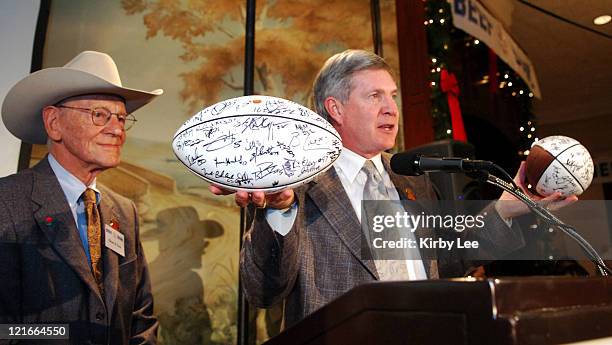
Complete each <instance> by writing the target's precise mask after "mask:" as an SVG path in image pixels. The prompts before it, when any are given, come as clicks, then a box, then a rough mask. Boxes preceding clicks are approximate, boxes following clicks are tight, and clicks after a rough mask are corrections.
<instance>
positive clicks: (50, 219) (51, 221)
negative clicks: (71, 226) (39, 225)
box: [45, 216, 53, 226]
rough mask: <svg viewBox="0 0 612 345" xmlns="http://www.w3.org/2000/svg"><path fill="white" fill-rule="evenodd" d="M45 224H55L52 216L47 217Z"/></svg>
mask: <svg viewBox="0 0 612 345" xmlns="http://www.w3.org/2000/svg"><path fill="white" fill-rule="evenodd" d="M45 224H47V226H49V225H51V224H53V218H52V217H49V216H47V217H46V218H45Z"/></svg>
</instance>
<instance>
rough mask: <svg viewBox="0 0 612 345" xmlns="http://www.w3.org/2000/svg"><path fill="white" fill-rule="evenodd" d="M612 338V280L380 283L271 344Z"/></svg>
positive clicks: (353, 292) (334, 303) (344, 298)
mask: <svg viewBox="0 0 612 345" xmlns="http://www.w3.org/2000/svg"><path fill="white" fill-rule="evenodd" d="M605 337H611V338H609V339H607V340H609V341H610V342H609V343H612V278H604V277H580V278H576V277H528V278H504V279H487V280H484V279H482V280H476V279H470V278H462V279H449V280H426V281H415V282H374V283H368V284H364V285H361V286H358V287H355V288H354V289H352V290H350V291H348V292H347V293H345V294H344V295H342V296H340V297H338V298H337V299H336V300H334V301H332V302H331V303H329V304H327V305H326V306H324V307H323V308H321V309H319V310H317V311H316V312H314V313H313V314H311V315H309V316H308V317H306V318H305V319H304V320H302V321H300V322H299V323H297V324H296V325H294V326H293V327H290V328H288V329H286V330H285V331H284V332H282V333H281V334H279V335H278V336H276V337H274V338H272V339H270V340H269V341H268V342H266V343H265V344H267V345H280V344H292V345H298V344H308V345H315V344H316V345H322V344H328V345H331V344H334V345H338V344H389V345H392V344H559V343H571V342H578V341H583V340H588V339H599V338H605Z"/></svg>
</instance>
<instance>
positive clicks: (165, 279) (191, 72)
mask: <svg viewBox="0 0 612 345" xmlns="http://www.w3.org/2000/svg"><path fill="white" fill-rule="evenodd" d="M381 12H382V18H383V23H382V24H383V27H382V29H383V42H384V51H385V57H386V58H387V60H388V61H389V62H390V64H391V65H392V66H393V67H394V68H395V69H396V70H397V49H396V42H397V38H396V36H397V34H396V30H395V2H394V1H391V0H383V1H381ZM244 26H245V1H243V0H226V1H218V0H201V1H186V0H185V1H180V0H158V1H155V0H122V1H120V0H113V1H69V0H53V1H52V2H51V12H50V17H49V24H48V28H47V37H46V40H45V48H44V56H43V67H45V68H46V67H54V66H62V65H64V64H65V63H66V62H68V61H69V60H70V59H71V58H72V57H74V56H75V55H76V54H78V53H79V52H81V51H83V50H98V51H102V52H106V53H108V54H110V55H111V56H112V57H113V58H114V59H115V62H116V63H117V65H118V68H119V72H120V74H121V78H122V82H123V84H124V85H126V86H128V87H133V88H140V89H145V90H148V89H156V88H163V89H164V90H165V93H164V95H163V96H161V97H159V98H158V99H156V100H155V101H154V102H153V103H151V104H150V105H148V106H146V107H144V108H142V109H141V110H139V111H137V112H136V113H135V116H136V117H137V119H138V123H137V125H136V126H135V127H134V128H133V129H131V130H130V131H129V132H128V139H127V142H126V145H125V146H124V148H123V152H122V157H123V160H122V163H121V164H120V166H119V167H117V168H115V169H112V170H109V171H106V172H104V173H103V174H102V175H100V177H99V180H98V181H99V183H101V184H104V185H106V186H108V187H109V188H111V189H113V190H115V191H116V192H118V193H120V194H122V195H124V196H126V197H129V198H131V199H132V200H134V202H135V203H136V205H137V207H138V212H139V216H140V222H141V223H140V225H141V233H142V241H143V246H144V250H145V254H146V256H147V260H148V262H149V267H150V271H151V276H152V284H153V293H154V296H155V311H156V313H157V315H158V316H159V319H160V322H161V329H160V344H163V345H173V344H234V343H235V342H236V332H237V330H236V318H237V289H238V250H239V248H238V247H239V214H240V212H239V211H240V210H239V209H238V208H237V207H236V206H235V205H234V202H233V198H232V197H224V198H218V197H213V196H212V195H210V194H209V193H208V190H207V188H208V186H207V184H206V183H205V182H204V181H203V180H201V179H200V178H198V177H197V176H195V175H194V174H192V173H191V172H189V171H188V169H187V168H185V167H184V166H183V165H182V164H181V163H180V162H179V161H178V160H177V159H176V157H175V156H174V154H173V152H172V148H171V145H170V143H171V141H172V136H173V135H174V132H175V131H176V129H177V128H178V127H179V126H180V125H181V124H182V123H183V122H185V121H186V120H187V119H188V118H190V117H191V116H192V115H193V114H194V113H195V112H197V111H198V110H200V109H202V108H204V107H205V106H207V105H210V104H212V103H216V102H218V101H220V100H223V99H227V98H232V97H237V96H241V95H242V94H243V88H242V84H243V68H244V67H243V59H244V37H245V34H244ZM347 48H363V49H370V50H371V49H372V34H371V23H370V2H369V1H368V0H359V1H354V0H338V1H323V0H307V1H306V0H304V1H286V0H276V1H274V0H267V1H264V0H260V1H257V21H256V51H255V59H256V60H255V90H256V93H258V94H264V95H271V96H277V97H283V98H287V99H292V100H294V101H296V102H298V103H301V104H304V105H308V104H309V98H310V96H311V94H310V88H311V84H312V81H313V79H314V77H315V74H316V72H317V71H318V69H319V68H320V66H321V65H322V63H323V62H324V61H325V59H326V58H327V57H329V56H330V55H332V54H334V53H336V52H339V51H342V50H344V49H347ZM400 140H401V139H400ZM400 142H401V141H400ZM45 153H46V148H45V147H44V146H36V147H34V149H33V153H32V162H35V161H37V160H39V159H41V158H42V157H44V155H45ZM278 320H280V314H279V310H278V309H276V310H271V311H270V312H268V313H263V312H259V313H258V314H257V320H256V321H254V322H256V324H257V329H258V331H257V339H256V340H257V342H261V341H263V340H265V339H267V338H268V337H269V336H271V335H273V334H275V333H276V332H278V328H279V322H278Z"/></svg>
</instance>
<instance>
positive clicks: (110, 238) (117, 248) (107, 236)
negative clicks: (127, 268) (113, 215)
mask: <svg viewBox="0 0 612 345" xmlns="http://www.w3.org/2000/svg"><path fill="white" fill-rule="evenodd" d="M104 245H105V246H106V248H109V249H110V250H112V251H114V252H115V253H117V254H119V255H121V256H123V257H125V236H123V234H122V233H120V232H119V231H117V230H115V229H113V228H112V227H111V226H110V225H108V224H105V225H104Z"/></svg>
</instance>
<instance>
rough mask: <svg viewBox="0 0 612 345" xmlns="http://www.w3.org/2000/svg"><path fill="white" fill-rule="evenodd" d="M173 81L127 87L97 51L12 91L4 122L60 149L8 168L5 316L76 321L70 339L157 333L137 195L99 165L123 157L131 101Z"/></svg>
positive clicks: (121, 340)
mask: <svg viewBox="0 0 612 345" xmlns="http://www.w3.org/2000/svg"><path fill="white" fill-rule="evenodd" d="M162 92H163V91H162V90H155V91H152V92H145V91H139V90H134V89H128V88H125V87H123V86H122V85H121V80H120V78H119V73H118V71H117V66H116V65H115V63H114V61H113V60H112V58H111V57H110V56H108V55H106V54H103V53H99V52H93V51H85V52H82V53H81V54H79V55H77V56H76V57H75V58H74V59H72V60H71V61H70V62H68V63H67V64H66V65H65V66H63V67H58V68H47V69H43V70H41V71H38V72H35V73H32V74H31V75H28V76H27V77H25V78H24V79H22V80H21V81H19V82H18V83H17V84H16V85H14V86H13V88H12V89H11V90H10V91H9V92H8V94H7V96H6V98H5V99H4V102H3V104H2V120H3V121H4V124H5V125H6V127H7V128H8V130H9V131H10V132H11V133H12V134H13V135H15V136H16V137H18V138H19V139H21V140H23V141H25V142H29V143H34V144H43V143H46V144H47V148H48V150H49V155H48V156H47V157H45V158H44V159H43V160H41V161H40V163H38V164H37V165H36V166H34V167H33V168H31V169H26V170H23V171H21V172H19V173H17V174H15V175H12V176H8V177H5V178H2V179H0V281H1V282H2V284H1V285H2V287H1V288H0V324H6V323H11V324H65V325H68V327H69V329H68V333H66V334H69V337H68V339H65V340H64V341H63V343H70V344H113V345H115V344H128V343H129V344H154V343H156V334H157V327H158V322H157V319H156V318H155V317H154V315H153V297H152V294H151V287H150V278H149V273H148V268H147V263H146V261H145V258H144V253H143V249H142V246H141V243H140V239H139V230H138V218H137V213H136V210H135V208H134V204H133V203H132V202H131V201H130V200H128V199H126V198H123V197H121V196H119V195H117V194H115V193H113V192H112V191H110V190H108V189H105V188H104V187H103V186H99V185H96V176H97V175H98V174H99V173H101V172H102V171H104V170H106V169H109V168H112V167H115V166H117V165H118V164H119V161H120V153H121V147H122V145H123V143H124V142H125V137H126V131H127V130H128V129H129V128H130V127H131V126H132V125H133V124H134V122H135V121H136V119H135V118H134V116H133V115H132V114H131V113H132V112H133V111H135V110H136V109H138V108H140V107H142V106H144V105H145V104H147V103H149V102H150V101H151V100H153V99H154V98H155V97H156V96H158V95H161V94H162ZM29 341H31V340H29ZM60 343H62V341H60Z"/></svg>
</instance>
